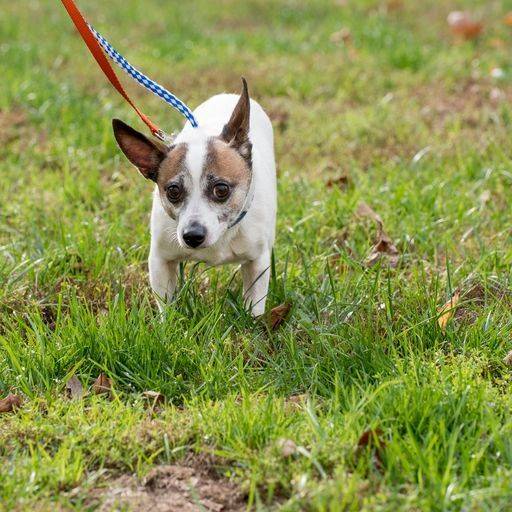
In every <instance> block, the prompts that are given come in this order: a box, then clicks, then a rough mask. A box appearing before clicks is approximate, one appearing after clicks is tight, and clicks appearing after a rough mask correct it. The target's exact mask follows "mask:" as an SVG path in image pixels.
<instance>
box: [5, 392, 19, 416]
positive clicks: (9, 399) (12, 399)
mask: <svg viewBox="0 0 512 512" xmlns="http://www.w3.org/2000/svg"><path fill="white" fill-rule="evenodd" d="M21 403H22V400H21V398H20V397H19V396H18V395H13V394H10V395H7V396H6V397H5V398H4V399H2V400H0V413H3V412H12V411H14V410H15V409H17V408H18V407H20V406H21Z"/></svg>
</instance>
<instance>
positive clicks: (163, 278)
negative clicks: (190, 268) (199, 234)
mask: <svg viewBox="0 0 512 512" xmlns="http://www.w3.org/2000/svg"><path fill="white" fill-rule="evenodd" d="M148 265H149V282H150V284H151V288H152V289H153V292H155V295H156V296H157V299H158V309H159V310H160V312H161V313H162V312H163V311H164V307H165V304H167V303H169V302H170V301H171V299H172V297H173V295H174V290H175V289H176V283H177V281H178V263H177V262H175V261H168V260H165V259H163V258H160V257H158V256H155V255H154V254H150V255H149V259H148Z"/></svg>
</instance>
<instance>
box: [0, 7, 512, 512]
mask: <svg viewBox="0 0 512 512" xmlns="http://www.w3.org/2000/svg"><path fill="white" fill-rule="evenodd" d="M80 7H81V8H82V9H83V10H84V12H85V13H86V15H87V17H88V18H89V20H90V21H91V23H93V24H94V25H95V27H96V28H97V29H98V30H99V31H100V32H102V33H103V34H104V35H105V36H106V37H107V38H108V39H109V40H110V41H111V42H112V43H113V44H114V46H116V47H117V48H118V49H119V50H120V51H121V52H122V53H123V54H124V55H125V56H126V57H127V58H128V59H129V60H130V61H131V62H133V63H134V64H135V65H137V66H138V67H140V68H141V69H142V70H143V71H145V72H146V73H147V74H148V75H149V76H151V77H152V78H154V79H156V80H157V81H159V82H161V83H162V84H165V85H166V86H168V87H169V89H170V90H171V91H173V92H175V93H176V94H177V95H178V96H180V97H181V98H182V99H184V100H185V101H186V102H187V103H188V104H189V105H190V106H191V107H195V106H196V105H198V104H199V103H200V102H201V101H203V100H204V99H206V98H207V97H209V96H211V95H213V94H215V93H218V92H223V91H229V92H238V91H239V89H240V76H245V77H246V78H247V80H248V83H249V87H250V91H251V94H252V96H253V97H254V98H255V99H257V100H258V101H259V102H260V103H261V105H262V106H263V107H264V108H265V109H266V110H267V112H268V113H269V115H270V116H271V118H272V119H273V122H274V129H275V142H276V154H277V165H278V189H279V190H278V193H279V211H278V221H277V237H276V245H275V250H274V257H273V266H272V278H271V286H270V292H269V297H268V301H267V304H268V306H267V307H268V309H269V310H270V309H271V308H274V307H276V306H279V305H281V304H290V305H291V310H290V313H289V315H288V316H287V317H286V318H285V320H284V321H283V322H282V323H281V325H279V326H274V327H272V325H271V323H270V321H269V318H265V319H263V320H258V321H254V320H253V319H252V318H250V317H249V316H248V315H247V313H245V311H244V309H243V307H242V303H241V299H240V289H241V279H240V276H239V271H238V269H237V268H235V267H233V266H228V267H224V268H215V269H211V268H207V267H206V266H205V265H195V264H187V265H185V266H183V268H182V272H181V284H180V291H179V294H178V297H177V299H176V301H175V302H174V303H173V304H172V305H171V306H170V307H169V308H168V314H167V316H166V319H165V321H163V322H162V321H160V318H159V315H158V313H157V310H156V306H155V302H154V299H153V298H152V295H151V292H150V289H149V285H148V283H147V264H146V258H147V253H148V248H149V232H148V221H149V210H150V205H151V185H150V184H149V183H148V182H147V181H145V180H144V179H143V178H142V177H141V176H140V175H139V173H138V172H137V171H136V170H135V169H134V168H132V167H131V166H130V165H129V163H128V162H127V160H126V159H125V158H124V156H123V155H122V154H121V153H120V151H119V150H118V148H117V147H116V145H115V141H114V138H113V135H112V129H111V119H112V118H113V117H119V118H121V119H123V120H125V121H126V122H128V123H130V124H131V125H133V126H135V127H137V128H138V129H140V130H141V131H143V130H144V127H143V126H142V125H141V123H140V122H139V120H138V119H137V117H136V116H135V114H134V113H133V111H132V110H131V109H130V107H129V106H127V104H126V103H125V102H124V101H123V100H122V99H121V98H120V97H119V96H118V95H117V93H116V92H115V91H114V90H113V89H112V88H111V87H110V85H109V84H108V83H107V82H106V80H105V79H104V77H103V76H102V75H101V73H100V71H99V70H98V68H97V67H96V65H95V64H94V62H93V61H92V59H91V57H90V56H89V54H88V53H87V50H86V49H85V47H84V46H83V43H82V42H81V40H80V39H79V38H78V36H77V34H76V33H75V30H74V27H73V26H72V24H71V22H70V20H69V19H68V18H67V15H66V13H65V11H64V9H63V7H62V6H61V5H60V2H57V1H50V0H40V1H36V0H17V1H15V2H14V1H8V0H2V3H1V12H0V17H1V22H0V73H1V77H2V79H1V80H0V161H1V168H0V176H1V183H2V186H1V187H0V399H1V398H4V397H6V396H7V395H8V394H9V393H13V394H16V395H18V396H19V397H20V398H21V399H22V404H21V406H20V407H18V408H17V409H15V410H14V411H13V412H8V413H1V414H0V468H1V469H0V510H6V511H7V510H9V511H10V510H17V511H25V510H31V509H32V510H37V511H47V510H48V511H53V510H96V509H100V510H105V511H106V510H148V509H152V510H158V511H164V510H180V511H184V512H188V511H189V510H213V511H220V510H226V511H228V510H245V509H255V510H274V509H282V510H287V511H299V510H311V511H316V510H318V511H327V510H331V511H338V510H353V511H359V510H364V511H374V510H378V511H396V510H403V511H411V510H418V511H423V510H425V511H428V510H434V511H441V510H443V511H444V510H446V511H458V510H465V511H477V510H478V511H480V510H489V511H491V510H492V511H496V510H509V509H510V503H511V500H512V416H511V415H510V411H511V408H512V394H511V392H510V387H511V380H512V368H511V366H510V363H512V361H511V360H510V359H512V357H511V358H509V359H508V360H507V358H506V356H507V353H508V352H509V351H510V350H511V349H512V339H511V327H512V309H511V306H512V275H511V272H510V268H511V263H512V235H511V222H512V210H511V208H510V190H511V187H512V170H511V167H512V149H511V145H510V137H511V134H510V131H511V126H510V125H511V123H512V108H511V103H510V100H511V99H512V61H511V59H510V47H511V45H512V27H511V26H509V25H508V24H507V23H505V21H504V18H505V16H506V14H507V12H508V10H509V9H510V10H512V4H511V3H510V2H506V1H502V2H500V1H485V0H478V1H477V0H474V1H471V2H470V1H466V2H461V1H459V2H455V1H453V2H452V1H437V0H425V1H422V2H416V1H414V0H379V1H376V0H357V1H356V0H353V1H349V0H346V1H344V0H330V1H328V0H308V1H302V2H299V1H297V0H280V1H267V0H247V1H244V2H236V1H234V0H222V1H220V2H211V1H208V0H197V1H195V2H193V3H192V2H176V1H164V0H145V1H136V0H124V1H121V0H110V1H109V2H100V1H93V0H82V1H81V2H80ZM461 8H466V9H469V10H470V13H471V15H472V16H474V18H475V19H476V20H479V21H481V22H482V24H483V32H482V33H481V34H480V36H479V37H476V38H472V39H470V40H466V41H462V40H458V39H457V38H456V37H455V36H454V34H453V33H452V32H451V31H450V28H449V26H448V24H447V16H448V14H449V13H450V12H451V11H453V10H455V9H461ZM123 80H124V82H125V83H126V84H127V87H128V88H129V91H130V93H132V95H133V97H134V98H135V99H136V101H137V103H138V104H139V105H141V107H142V109H143V110H144V111H145V112H146V113H148V114H149V115H150V117H151V118H152V119H154V120H155V121H156V122H157V123H158V124H160V125H161V126H163V127H164V128H165V129H166V130H168V131H172V130H179V129H180V126H181V125H182V118H181V117H180V116H179V115H178V114H177V113H175V112H174V111H172V110H171V109H169V108H168V107H167V106H165V104H163V103H161V102H160V101H159V100H158V99H157V98H155V97H153V96H152V95H150V94H148V93H146V92H144V91H143V90H142V89H140V88H138V87H137V86H136V85H132V84H131V83H128V81H127V80H125V79H124V77H123ZM507 197H508V198H509V199H507ZM379 248H380V249H384V252H382V251H381V252H378V251H377V249H379ZM386 251H387V252H386ZM451 297H453V300H452V301H451V302H450V299H451ZM443 304H448V306H446V307H445V308H444V309H443V308H442V306H443ZM450 304H451V305H452V306H453V307H452V308H450ZM507 362H508V363H509V364H507ZM100 374H104V380H106V379H107V378H108V379H109V382H110V383H111V389H109V390H108V392H106V393H100V394H96V393H94V391H93V387H94V386H93V383H94V382H95V380H96V379H97V377H98V376H99V375H100ZM72 377H75V378H76V379H78V380H79V381H80V382H81V383H82V385H83V388H84V390H85V391H87V394H86V395H85V396H83V397H78V396H75V395H78V394H80V393H79V391H80V390H79V389H78V390H77V389H74V391H73V392H71V395H73V396H71V397H69V395H70V391H69V390H67V387H70V386H71V387H73V386H72V385H71V384H67V383H68V381H69V380H70V379H71V378H72ZM75 378H74V379H72V383H73V382H74V383H75V384H76V379H75ZM77 387H78V386H77ZM96 387H97V384H96ZM148 391H152V392H154V393H153V394H148V393H147V392H148ZM157 393H158V394H157ZM166 507H167V508H166Z"/></svg>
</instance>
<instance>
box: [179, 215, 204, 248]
mask: <svg viewBox="0 0 512 512" xmlns="http://www.w3.org/2000/svg"><path fill="white" fill-rule="evenodd" d="M205 238H206V228H205V227H204V226H201V224H198V223H197V222H194V223H193V224H191V225H190V227H189V228H188V229H187V231H185V232H184V233H183V240H185V243H186V244H187V245H188V246H189V247H192V248H194V249H195V248H196V247H199V246H200V245H201V244H202V243H203V242H204V239H205Z"/></svg>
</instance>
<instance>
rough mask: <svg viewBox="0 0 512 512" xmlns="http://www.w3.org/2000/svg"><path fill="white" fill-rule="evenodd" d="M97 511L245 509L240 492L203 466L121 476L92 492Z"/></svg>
mask: <svg viewBox="0 0 512 512" xmlns="http://www.w3.org/2000/svg"><path fill="white" fill-rule="evenodd" d="M92 502H93V503H91V504H92V505H97V506H98V509H97V510H99V511H100V512H107V511H111V510H129V511H131V512H139V511H140V512H146V511H148V510H151V511H152V512H204V511H212V512H232V511H242V510H245V508H246V506H247V505H246V503H245V499H244V495H243V493H242V492H241V491H240V489H239V488H238V487H236V486H235V484H233V483H232V482H230V481H229V480H227V479H225V478H221V477H219V476H218V475H217V474H215V473H214V472H213V471H211V470H208V469H207V468H206V467H204V466H203V467H201V466H199V465H196V466H194V467H192V466H181V465H168V466H158V467H156V468H154V469H153V470H152V471H150V473H149V474H148V475H147V476H146V477H145V478H144V479H143V480H142V481H139V480H137V479H136V478H135V477H133V476H129V475H123V476H121V477H119V478H117V479H116V480H114V481H111V482H108V486H107V487H104V488H97V489H94V490H93V491H92Z"/></svg>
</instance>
